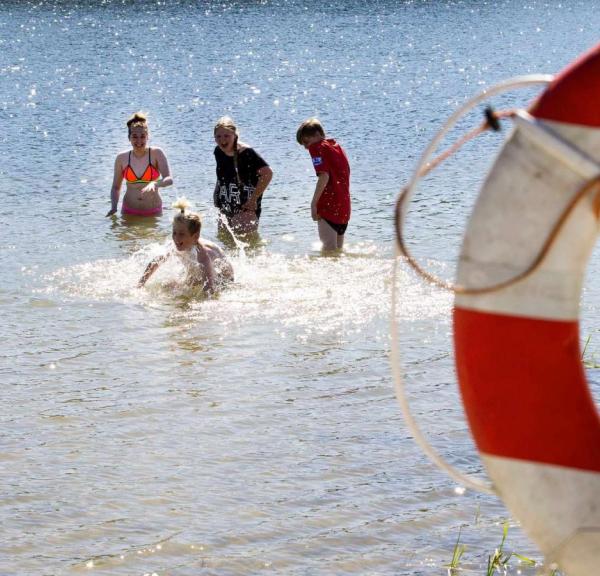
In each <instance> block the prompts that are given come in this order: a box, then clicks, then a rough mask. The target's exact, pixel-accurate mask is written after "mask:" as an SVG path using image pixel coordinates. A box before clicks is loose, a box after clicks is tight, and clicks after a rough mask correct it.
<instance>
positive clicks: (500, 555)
mask: <svg viewBox="0 0 600 576" xmlns="http://www.w3.org/2000/svg"><path fill="white" fill-rule="evenodd" d="M507 535H508V522H505V523H504V524H503V526H502V540H501V542H500V545H499V546H498V548H496V550H495V551H494V553H493V554H491V555H490V556H488V563H487V572H486V576H493V574H494V572H496V571H498V572H500V573H506V570H507V568H508V562H509V561H510V559H511V558H512V557H513V556H514V557H515V558H518V559H519V560H520V561H521V563H522V564H527V565H528V566H535V560H532V559H531V558H527V556H523V555H522V554H517V553H516V552H510V553H509V552H504V543H505V542H506V536H507Z"/></svg>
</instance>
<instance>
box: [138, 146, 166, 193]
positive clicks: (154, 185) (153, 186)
mask: <svg viewBox="0 0 600 576" xmlns="http://www.w3.org/2000/svg"><path fill="white" fill-rule="evenodd" d="M152 152H154V159H155V160H156V163H157V165H158V171H159V172H160V175H161V176H162V178H161V179H160V180H157V181H156V182H150V184H148V185H147V186H144V187H143V188H142V190H141V192H142V194H145V193H146V192H156V191H157V190H158V189H159V188H166V187H167V186H171V185H172V184H173V177H172V176H171V168H170V167H169V161H168V160H167V157H166V156H165V153H164V152H163V151H162V149H161V148H152Z"/></svg>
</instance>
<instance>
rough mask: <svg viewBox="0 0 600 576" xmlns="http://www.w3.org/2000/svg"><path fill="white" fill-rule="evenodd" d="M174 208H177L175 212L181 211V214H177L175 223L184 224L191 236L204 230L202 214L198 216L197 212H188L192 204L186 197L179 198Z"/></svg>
mask: <svg viewBox="0 0 600 576" xmlns="http://www.w3.org/2000/svg"><path fill="white" fill-rule="evenodd" d="M172 207H173V208H175V210H179V212H178V213H177V214H175V217H174V218H173V223H175V222H182V223H184V224H185V225H186V226H187V229H188V230H189V233H190V234H195V233H196V232H200V229H201V228H202V217H201V216H200V214H196V212H191V211H190V210H188V208H189V207H190V203H189V202H188V200H187V198H186V197H185V196H182V197H181V198H177V200H175V202H173V204H172Z"/></svg>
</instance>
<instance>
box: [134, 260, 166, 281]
mask: <svg viewBox="0 0 600 576" xmlns="http://www.w3.org/2000/svg"><path fill="white" fill-rule="evenodd" d="M166 258H167V257H166V256H159V257H158V258H155V259H154V260H152V262H150V264H148V266H146V270H144V273H143V274H142V277H141V278H140V281H139V282H138V288H141V287H142V286H143V285H144V284H145V283H146V281H147V280H148V278H150V276H152V274H154V272H156V269H157V268H158V267H159V266H160V265H161V264H162V263H163V262H164V261H165V260H166Z"/></svg>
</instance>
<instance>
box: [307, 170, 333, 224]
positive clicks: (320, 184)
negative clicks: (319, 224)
mask: <svg viewBox="0 0 600 576" xmlns="http://www.w3.org/2000/svg"><path fill="white" fill-rule="evenodd" d="M317 178H318V180H317V185H316V186H315V193H314V196H313V199H312V202H311V204H310V214H311V216H312V219H313V220H318V219H319V217H318V214H317V204H318V202H319V198H320V197H321V194H323V190H325V187H326V186H327V182H329V172H319V174H318V176H317Z"/></svg>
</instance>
